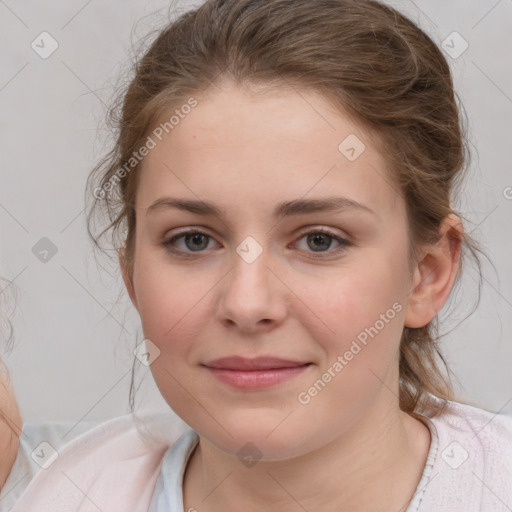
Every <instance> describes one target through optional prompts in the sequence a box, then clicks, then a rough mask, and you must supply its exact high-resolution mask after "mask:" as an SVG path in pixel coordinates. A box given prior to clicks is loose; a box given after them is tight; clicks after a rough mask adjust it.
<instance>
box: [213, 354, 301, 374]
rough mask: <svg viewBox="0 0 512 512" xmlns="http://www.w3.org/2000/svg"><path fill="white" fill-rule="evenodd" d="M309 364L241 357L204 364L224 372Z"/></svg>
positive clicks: (286, 360) (287, 360)
mask: <svg viewBox="0 0 512 512" xmlns="http://www.w3.org/2000/svg"><path fill="white" fill-rule="evenodd" d="M305 364H308V362H304V361H293V360H290V359H280V358H277V357H256V358H246V357H239V356H231V357H223V358H221V359H215V360H213V361H208V362H207V363H204V366H208V367H209V368H221V369H223V370H245V371H249V370H268V369H273V368H293V367H296V366H304V365H305Z"/></svg>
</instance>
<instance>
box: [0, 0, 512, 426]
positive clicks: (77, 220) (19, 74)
mask: <svg viewBox="0 0 512 512" xmlns="http://www.w3.org/2000/svg"><path fill="white" fill-rule="evenodd" d="M194 3H195V4H197V3H198V2H194ZM199 3H200V2H199ZM389 3H391V5H393V6H395V7H397V8H399V9H400V10H401V11H403V12H405V13H406V14H408V15H409V16H410V17H411V18H412V19H414V20H415V21H416V22H417V23H419V24H420V26H421V27H422V28H423V29H424V30H426V31H427V32H428V33H429V34H430V35H431V36H432V37H433V39H434V40H435V41H436V42H437V43H438V44H440V45H441V44H442V41H444V40H446V38H447V37H448V36H449V35H450V34H451V33H452V32H453V31H457V32H458V33H459V34H461V36H462V37H463V38H464V39H465V40H466V41H467V42H468V44H469V47H468V49H467V50H466V51H465V52H464V53H463V54H462V55H461V56H459V57H458V58H456V59H454V58H452V57H450V56H447V59H448V60H449V62H450V63H451V65H452V69H453V73H454V79H455V85H456V88H457V90H458V93H459V95H460V97H461V99H462V101H463V103H464V106H465V108H466V111H467V113H468V116H469V121H470V125H469V127H470V135H471V140H472V144H473V145H474V148H473V161H472V165H471V170H470V176H469V180H468V183H467V186H466V188H465V189H464V194H463V196H462V198H461V201H460V204H459V206H460V209H461V210H462V213H463V214H464V216H465V217H466V218H467V219H468V221H469V222H468V224H467V229H468V231H471V232H472V234H473V235H474V236H476V238H477V239H479V240H480V241H481V242H482V243H483V244H484V246H485V249H486V251H487V254H488V255H489V256H490V258H491V260H492V262H493V264H494V268H493V267H492V266H490V265H489V264H488V263H486V262H485V261H484V282H483V287H482V297H481V303H480V306H479V308H478V309H477V311H476V312H475V313H474V314H473V315H472V316H470V317H469V318H466V316H467V315H468V314H469V313H470V312H471V309H472V306H473V305H474V302H475V301H476V299H477V274H476V272H475V270H474V269H472V268H468V269H467V273H466V276H465V279H464V281H463V283H462V287H461V288H460V290H459V291H458V292H457V293H456V294H454V295H453V299H452V300H451V303H450V304H452V305H453V306H455V305H456V306H457V307H456V309H455V310H454V311H455V313H454V316H453V317H451V318H452V320H450V322H449V323H446V324H444V325H445V326H444V329H443V330H444V331H450V332H449V334H447V335H446V336H445V337H444V338H443V343H442V346H443V349H444V353H445V355H446V359H447V361H448V362H449V364H450V367H451V368H452V369H453V371H454V372H455V374H456V376H457V378H458V380H459V383H458V384H457V389H458V390H459V393H460V395H461V397H462V398H463V399H464V400H466V401H468V402H470V403H473V404H476V405H478V406H480V407H484V408H487V409H489V410H492V411H495V412H498V411H500V412H503V413H509V414H512V378H511V361H512V264H511V255H512V246H511V244H512V241H511V239H512V237H511V236H510V233H511V229H510V225H511V218H512V188H508V187H512V173H511V170H510V166H511V162H512V122H511V119H512V59H511V57H510V48H511V45H512V0H499V1H496V0H486V1H482V0H478V1H477V0H471V1H468V0H456V1H454V0H450V1H449V2H447V1H445V0H438V1H433V0H426V1H421V2H419V1H417V2H412V1H410V0H401V1H394V2H389ZM168 5H169V3H168V2H166V1H156V0H153V1H137V2H136V1H134V0H129V1H127V0H123V1H121V0H110V1H108V2H101V1H99V0H90V1H84V0H73V1H68V2H57V1H55V0H52V1H45V2H42V1H39V2H37V1H15V0H5V1H3V0H0V33H1V34H2V35H1V37H2V42H3V44H2V45H1V47H0V54H1V66H0V110H1V112H2V123H1V125H0V130H1V131H0V141H1V151H0V173H1V176H0V183H1V186H0V230H1V231H0V232H1V240H0V251H1V252H0V275H1V276H3V277H4V278H5V279H7V280H10V281H12V285H9V286H7V285H8V282H3V283H2V289H3V290H4V291H3V292H2V293H1V294H0V301H1V303H0V307H2V308H3V312H4V313H5V314H9V315H11V317H12V323H13V325H14V335H15V340H14V346H13V349H12V350H11V351H7V350H5V348H4V349H3V350H4V354H3V359H4V361H5V362H6V364H7V366H8V367H9V369H10V372H11V375H12V379H13V381H14V385H15V389H16V394H17V397H18V400H19V403H20V407H21V411H22V415H23V418H24V420H25V421H27V422H39V421H41V422H43V421H74V422H80V421H97V420H102V419H106V418H110V417H113V416H116V415H119V414H123V413H125V412H127V410H128V409H127V404H128V389H129V383H130V377H131V366H132V359H133V355H132V350H133V347H134V346H135V345H136V344H137V343H139V342H140V341H141V340H142V339H143V336H142V332H141V329H140V326H139V321H138V317H137V316H136V314H135V311H134V310H133V308H132V307H131V303H130V302H129V299H128V298H127V295H126V294H125V292H124V290H123V286H122V281H121V278H120V275H119V271H118V270H117V269H116V267H115V265H112V264H111V263H109V261H108V260H106V259H105V258H104V257H102V256H101V255H98V256H96V257H95V256H94V254H93V251H92V246H91V243H90V242H89V240H88V238H87V234H86V229H85V216H84V187H85V180H86V177H87V174H88V172H89V170H90V169H91V168H92V167H93V166H94V164H95V163H96V162H97V161H98V160H99V158H100V157H101V156H102V155H103V154H104V153H105V151H106V150H107V149H108V142H109V136H108V132H107V131H106V130H105V126H104V123H103V120H104V114H105V111H106V106H107V105H108V103H109V101H110V100H111V98H112V95H113V92H114V89H113V88H114V87H115V85H116V84H117V83H118V80H119V76H120V74H121V73H123V72H124V71H126V70H127V69H128V66H129V63H130V59H131V58H132V57H133V47H134V46H133V45H137V44H138V41H139V40H140V38H141V37H142V36H144V35H146V34H147V33H148V32H149V31H151V30H154V29H155V28H158V27H161V26H162V25H163V24H164V23H165V21H166V17H167V7H168ZM180 5H181V8H182V9H184V8H186V6H187V5H192V3H191V2H188V3H187V2H184V1H183V2H181V4H180ZM43 31H47V32H49V33H50V34H51V36H52V37H53V38H54V39H55V40H56V41H57V42H58V45H59V46H58V49H57V50H56V51H55V52H54V53H53V54H52V55H51V56H50V57H49V58H47V59H43V58H41V57H40V56H39V55H38V54H37V53H36V52H35V51H34V50H33V49H32V48H31V43H32V41H33V40H35V39H36V38H37V37H38V36H39V34H40V33H41V32H43ZM451 40H452V41H454V40H453V39H451ZM447 41H448V43H450V39H447ZM450 44H452V46H453V45H458V44H459V43H457V42H456V41H455V42H454V43H450ZM459 48H460V46H459ZM456 49H457V46H456ZM507 197H508V198H509V199H507ZM43 237H47V238H48V239H49V240H51V242H52V243H53V244H54V245H55V246H56V248H57V253H56V254H55V255H54V256H52V257H51V258H49V259H48V261H47V262H42V261H40V260H39V259H38V258H37V257H36V256H35V255H34V253H33V247H34V246H36V247H38V246H37V245H36V244H38V243H41V242H40V240H41V239H42V238H43ZM50 255H51V253H50ZM14 298H15V299H16V302H15V305H16V308H15V310H13V304H14V303H13V300H14ZM449 309H451V306H450V305H449V307H448V310H449ZM443 316H444V315H442V316H441V318H443ZM457 324H458V325H457ZM452 329H453V330H452ZM144 372H146V373H147V370H146V369H144V368H143V369H142V370H141V372H139V373H140V375H141V376H142V375H143V374H144ZM146 377H147V378H145V379H144V382H145V384H144V386H143V387H142V389H141V390H140V392H139V393H138V398H137V404H138V407H139V408H141V407H144V410H148V411H149V410H151V411H153V410H166V407H165V404H164V403H163V400H162V399H161V398H160V396H159V394H158V393H157V391H156V389H155V386H154V384H153V382H152V379H151V378H150V376H149V375H147V376H146Z"/></svg>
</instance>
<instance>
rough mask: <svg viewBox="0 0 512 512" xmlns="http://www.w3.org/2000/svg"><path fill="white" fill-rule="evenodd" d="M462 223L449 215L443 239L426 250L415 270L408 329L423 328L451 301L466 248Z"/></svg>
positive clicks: (444, 225) (440, 237)
mask: <svg viewBox="0 0 512 512" xmlns="http://www.w3.org/2000/svg"><path fill="white" fill-rule="evenodd" d="M462 233H463V226H462V221H461V220H460V218H459V217H457V216H456V215H448V216H447V217H446V218H445V220H444V221H443V222H442V224H441V227H440V229H439V240H438V241H437V242H436V243H435V244H432V245H427V246H425V247H424V252H423V255H422V259H421V261H420V262H419V263H418V264H417V265H416V268H415V269H414V275H413V280H412V286H411V291H410V294H409V297H408V301H407V312H406V315H405V326H406V327H416V328H417V327H423V326H425V325H427V324H428V323H429V322H430V321H431V320H433V319H434V318H435V316H436V315H437V314H438V312H439V311H440V310H441V308H442V307H443V306H444V304H445V302H446V301H447V299H448V297H449V295H450V292H451V290H452V288H453V284H454V282H455V278H456V277H457V273H458V269H459V262H460V251H461V245H462Z"/></svg>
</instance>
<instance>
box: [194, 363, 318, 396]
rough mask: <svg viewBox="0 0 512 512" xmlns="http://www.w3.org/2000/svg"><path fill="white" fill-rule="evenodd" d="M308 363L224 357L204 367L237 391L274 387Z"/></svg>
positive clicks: (304, 369)
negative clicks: (237, 389)
mask: <svg viewBox="0 0 512 512" xmlns="http://www.w3.org/2000/svg"><path fill="white" fill-rule="evenodd" d="M311 365H312V363H310V362H305V361H294V360H290V359H280V358H275V357H257V358H254V359H249V358H244V357H238V356H233V357H224V358H222V359H216V360H214V361H209V362H207V363H205V364H203V365H202V366H204V367H205V368H206V369H207V370H208V371H209V372H210V373H211V374H212V375H213V376H215V377H216V378H217V379H219V380H220V381H222V382H223V383H225V384H228V385H229V386H231V387H235V388H239V389H248V390H250V389H252V390H256V389H262V388H267V387H270V386H275V385H277V384H280V383H282V382H284V381H287V380H289V379H292V378H294V377H296V376H298V375H299V374H301V373H303V372H305V371H306V370H307V368H309V367H310V366H311Z"/></svg>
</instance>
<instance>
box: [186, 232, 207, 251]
mask: <svg viewBox="0 0 512 512" xmlns="http://www.w3.org/2000/svg"><path fill="white" fill-rule="evenodd" d="M205 238H206V237H205V236H204V235H201V234H200V233H194V234H192V235H187V236H186V241H187V246H188V242H189V241H190V240H191V239H192V242H193V244H196V243H197V244H201V239H203V242H204V239H205ZM203 245H204V243H203ZM206 245H208V244H206ZM206 245H204V247H206ZM204 247H199V249H204ZM189 249H191V250H195V249H197V246H196V247H195V249H194V247H189Z"/></svg>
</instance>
